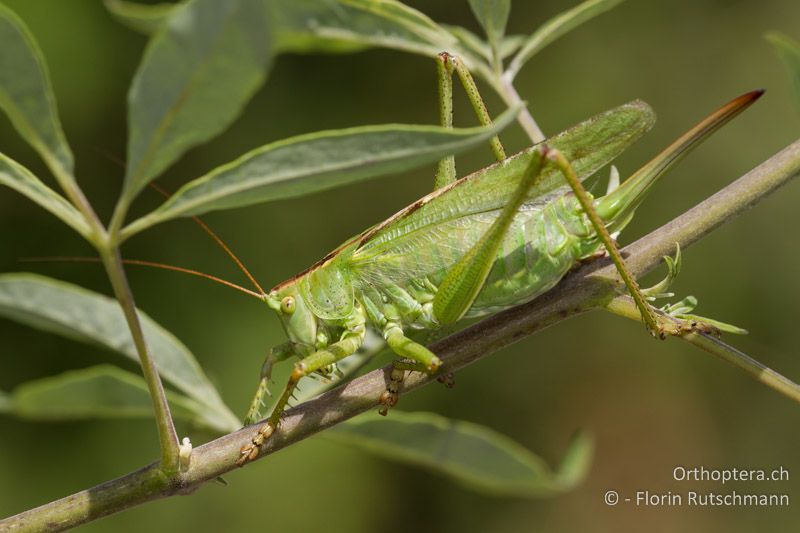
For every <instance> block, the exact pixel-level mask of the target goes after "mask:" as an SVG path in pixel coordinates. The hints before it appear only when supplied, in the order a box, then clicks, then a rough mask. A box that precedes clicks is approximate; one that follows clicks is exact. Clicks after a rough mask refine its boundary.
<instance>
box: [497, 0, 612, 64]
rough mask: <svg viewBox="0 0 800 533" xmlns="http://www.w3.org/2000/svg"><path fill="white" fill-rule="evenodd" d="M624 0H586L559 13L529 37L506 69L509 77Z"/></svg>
mask: <svg viewBox="0 0 800 533" xmlns="http://www.w3.org/2000/svg"><path fill="white" fill-rule="evenodd" d="M623 1H624V0H586V2H583V3H582V4H579V5H577V6H575V7H573V8H572V9H569V10H567V11H564V12H562V13H559V14H558V15H556V16H555V17H553V18H551V19H550V20H548V21H547V22H545V23H544V24H542V25H541V26H540V27H539V28H538V29H537V30H536V31H535V32H533V33H532V34H531V36H530V37H528V39H527V41H525V44H524V45H522V49H521V50H520V51H519V53H517V55H516V56H515V57H514V59H513V60H512V61H511V64H510V65H509V66H508V69H507V70H506V73H507V76H508V77H509V79H514V76H516V75H517V73H518V72H519V71H520V69H521V68H522V66H523V65H524V64H525V63H527V61H528V60H529V59H530V58H532V57H533V56H534V55H536V54H537V53H538V52H539V51H541V50H542V49H543V48H544V47H545V46H547V45H548V44H550V43H552V42H553V41H555V40H556V39H558V38H559V37H561V36H562V35H565V34H566V33H569V32H570V31H572V30H574V29H575V28H577V27H578V26H580V25H581V24H583V23H584V22H588V21H589V20H591V19H593V18H594V17H596V16H597V15H600V14H601V13H605V12H606V11H608V10H609V9H611V8H613V7H616V6H617V5H618V4H620V3H622V2H623Z"/></svg>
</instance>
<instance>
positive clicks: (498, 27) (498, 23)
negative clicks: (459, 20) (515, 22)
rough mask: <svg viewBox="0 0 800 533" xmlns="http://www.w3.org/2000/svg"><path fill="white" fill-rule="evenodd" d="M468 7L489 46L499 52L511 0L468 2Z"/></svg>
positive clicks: (471, 0) (475, 0) (473, 0)
mask: <svg viewBox="0 0 800 533" xmlns="http://www.w3.org/2000/svg"><path fill="white" fill-rule="evenodd" d="M469 7H471V8H472V12H473V13H474V14H475V18H476V19H478V22H480V23H481V26H482V27H483V30H484V31H485V32H486V36H487V37H488V38H489V44H490V45H491V46H492V48H494V49H498V50H499V48H500V43H501V42H502V40H503V36H504V35H505V32H506V24H507V23H508V14H509V12H510V11H511V0H469Z"/></svg>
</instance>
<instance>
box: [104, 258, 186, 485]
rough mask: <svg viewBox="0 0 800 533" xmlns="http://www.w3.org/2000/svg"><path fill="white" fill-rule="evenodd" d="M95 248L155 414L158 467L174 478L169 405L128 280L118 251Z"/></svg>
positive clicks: (174, 451)
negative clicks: (136, 354)
mask: <svg viewBox="0 0 800 533" xmlns="http://www.w3.org/2000/svg"><path fill="white" fill-rule="evenodd" d="M98 249H99V251H100V257H101V259H102V261H103V265H104V266H105V268H106V273H107V274H108V279H109V281H111V286H112V288H113V289H114V295H115V296H116V298H117V300H118V301H119V303H120V306H121V307H122V311H123V313H124V314H125V320H126V321H127V322H128V328H129V329H130V332H131V336H132V337H133V343H134V345H135V346H136V351H137V352H138V353H139V360H140V362H141V366H142V373H143V374H144V379H145V381H146V382H147V387H148V389H149V391H150V398H151V399H152V401H153V410H154V411H155V419H156V426H157V428H158V439H159V443H160V447H161V462H162V468H163V470H164V473H165V474H167V475H174V474H175V473H176V472H177V471H178V462H179V456H180V449H179V446H180V445H179V443H178V435H177V433H176V431H175V425H174V423H173V421H172V414H171V413H170V409H169V403H167V396H166V393H165V392H164V386H163V384H162V383H161V378H160V376H159V375H158V369H157V368H156V364H155V362H154V361H153V359H152V358H151V357H150V352H149V349H148V346H147V341H146V339H145V337H144V331H143V330H142V324H141V322H140V321H139V315H138V314H137V313H136V305H135V303H134V300H133V293H131V289H130V286H129V285H128V280H127V278H126V277H125V271H124V269H123V266H122V258H121V257H120V254H119V248H117V247H116V246H113V247H109V248H106V249H103V248H102V247H100V248H98Z"/></svg>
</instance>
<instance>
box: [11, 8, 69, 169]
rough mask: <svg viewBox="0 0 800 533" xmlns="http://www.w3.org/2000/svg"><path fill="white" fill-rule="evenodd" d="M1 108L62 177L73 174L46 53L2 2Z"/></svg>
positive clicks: (21, 133)
mask: <svg viewBox="0 0 800 533" xmlns="http://www.w3.org/2000/svg"><path fill="white" fill-rule="evenodd" d="M0 45H1V46H2V48H3V51H2V53H0V109H2V110H3V111H5V112H6V114H8V117H9V118H10V119H11V123H12V124H14V127H15V128H16V129H17V131H19V133H20V135H22V136H23V137H24V138H25V140H26V141H28V143H30V144H31V146H33V147H34V148H35V149H36V151H37V152H39V155H41V156H42V158H43V159H44V160H45V162H46V163H47V164H48V166H49V167H50V168H51V169H52V168H54V167H57V170H56V171H54V172H55V173H56V174H57V175H59V174H60V177H62V178H63V177H64V176H63V175H64V173H66V174H67V175H71V174H72V170H73V158H72V152H71V151H70V149H69V146H68V145H67V141H66V139H65V137H64V132H63V131H62V129H61V122H60V121H59V120H58V112H57V111H56V100H55V97H54V96H53V90H52V88H51V86H50V76H49V74H48V72H47V66H46V64H45V61H44V56H43V55H42V51H41V50H40V49H39V46H38V45H37V44H36V41H35V40H34V39H33V36H32V35H31V33H30V31H28V28H27V27H26V26H25V24H24V23H23V22H22V21H21V20H20V19H19V18H18V17H17V16H16V15H15V14H14V13H13V12H12V11H11V10H9V9H8V8H7V7H5V6H4V5H2V4H0Z"/></svg>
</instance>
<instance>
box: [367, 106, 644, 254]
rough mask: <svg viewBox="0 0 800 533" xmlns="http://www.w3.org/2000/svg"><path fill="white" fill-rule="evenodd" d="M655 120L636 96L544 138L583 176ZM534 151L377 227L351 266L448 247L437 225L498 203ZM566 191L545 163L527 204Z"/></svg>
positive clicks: (454, 186) (471, 177)
mask: <svg viewBox="0 0 800 533" xmlns="http://www.w3.org/2000/svg"><path fill="white" fill-rule="evenodd" d="M654 122H655V113H654V112H653V110H652V108H650V106H649V105H647V104H646V103H644V102H642V101H640V100H635V101H633V102H630V103H627V104H624V105H621V106H619V107H616V108H614V109H611V110H609V111H606V112H604V113H600V114H599V115H596V116H594V117H592V118H590V119H588V120H586V121H584V122H581V123H580V124H578V125H576V126H573V127H572V128H570V129H568V130H566V131H564V132H562V133H560V134H558V135H556V136H555V137H552V138H550V139H548V141H547V144H548V146H551V147H553V148H557V149H559V150H561V152H562V153H563V154H564V155H565V156H566V157H567V159H569V161H570V162H571V163H572V165H573V167H574V168H575V170H576V172H577V173H578V175H579V176H580V178H581V180H584V179H586V178H588V177H589V176H591V175H592V174H594V173H595V172H597V171H598V170H599V169H600V168H602V167H603V166H605V165H606V164H608V163H609V162H611V161H612V160H613V159H614V158H616V157H617V156H618V155H619V154H621V153H622V152H623V151H625V149H627V148H628V146H630V145H631V144H633V142H635V141H636V140H637V139H639V137H641V136H642V135H643V134H644V133H645V132H647V131H648V130H649V129H650V128H651V127H652V125H653V124H654ZM536 150H537V149H536V147H531V148H528V149H527V150H524V151H522V152H520V153H518V154H516V155H514V156H511V157H509V158H508V159H505V160H504V161H501V162H499V163H496V164H494V165H492V166H490V167H487V168H485V169H482V170H479V171H478V172H475V173H474V174H470V175H469V176H465V177H463V178H461V179H460V180H458V181H456V182H454V183H452V184H451V185H449V186H446V187H443V188H441V189H438V190H436V191H434V192H432V193H431V194H429V195H427V196H425V197H423V198H421V199H420V200H418V201H417V202H415V203H413V204H411V205H410V206H408V207H406V208H405V209H403V210H402V211H400V212H398V213H397V214H396V215H394V216H392V217H390V218H389V219H387V220H386V221H385V222H383V223H381V224H379V225H378V226H375V227H374V228H373V229H372V230H370V231H368V232H366V233H365V234H364V235H363V236H362V237H361V242H360V243H359V245H358V247H357V249H356V250H355V253H354V254H353V256H352V257H351V264H352V266H353V267H355V268H359V267H367V266H368V265H369V264H370V263H373V262H374V261H376V260H377V261H379V258H380V257H381V256H385V255H386V254H387V253H391V252H393V251H394V250H398V251H399V250H401V249H402V250H406V251H408V250H409V249H413V248H414V245H415V244H417V243H420V242H425V241H428V242H437V243H438V242H440V243H441V244H442V245H443V246H448V245H449V244H450V243H452V242H453V240H457V236H456V235H450V236H448V235H447V234H442V232H441V231H440V230H442V229H443V228H446V227H448V226H449V227H450V228H453V223H456V222H458V221H459V220H460V219H462V220H464V222H466V219H467V218H476V217H475V216H477V215H480V214H482V213H489V212H492V211H496V210H498V209H500V208H502V207H503V206H504V205H505V204H506V203H507V202H508V200H509V198H510V197H511V195H512V194H513V193H514V190H515V188H516V186H517V184H518V183H519V180H520V178H521V177H522V174H523V172H524V170H525V168H526V167H527V166H528V164H529V163H530V160H531V158H532V157H533V153H534V152H535V151H536ZM564 190H568V187H566V184H565V182H564V177H563V176H562V175H561V174H560V173H559V172H558V171H557V170H556V169H554V168H547V169H546V170H544V171H543V174H542V176H541V179H540V180H539V181H538V182H537V184H536V185H535V186H534V187H533V188H532V189H531V191H530V193H529V194H528V197H527V198H528V199H527V201H526V204H537V203H540V202H543V201H546V200H547V199H549V198H551V197H552V195H554V194H555V195H559V194H562V192H563V191H564ZM477 218H483V217H480V216H478V217H477ZM448 237H449V238H448ZM391 255H394V254H391Z"/></svg>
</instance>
